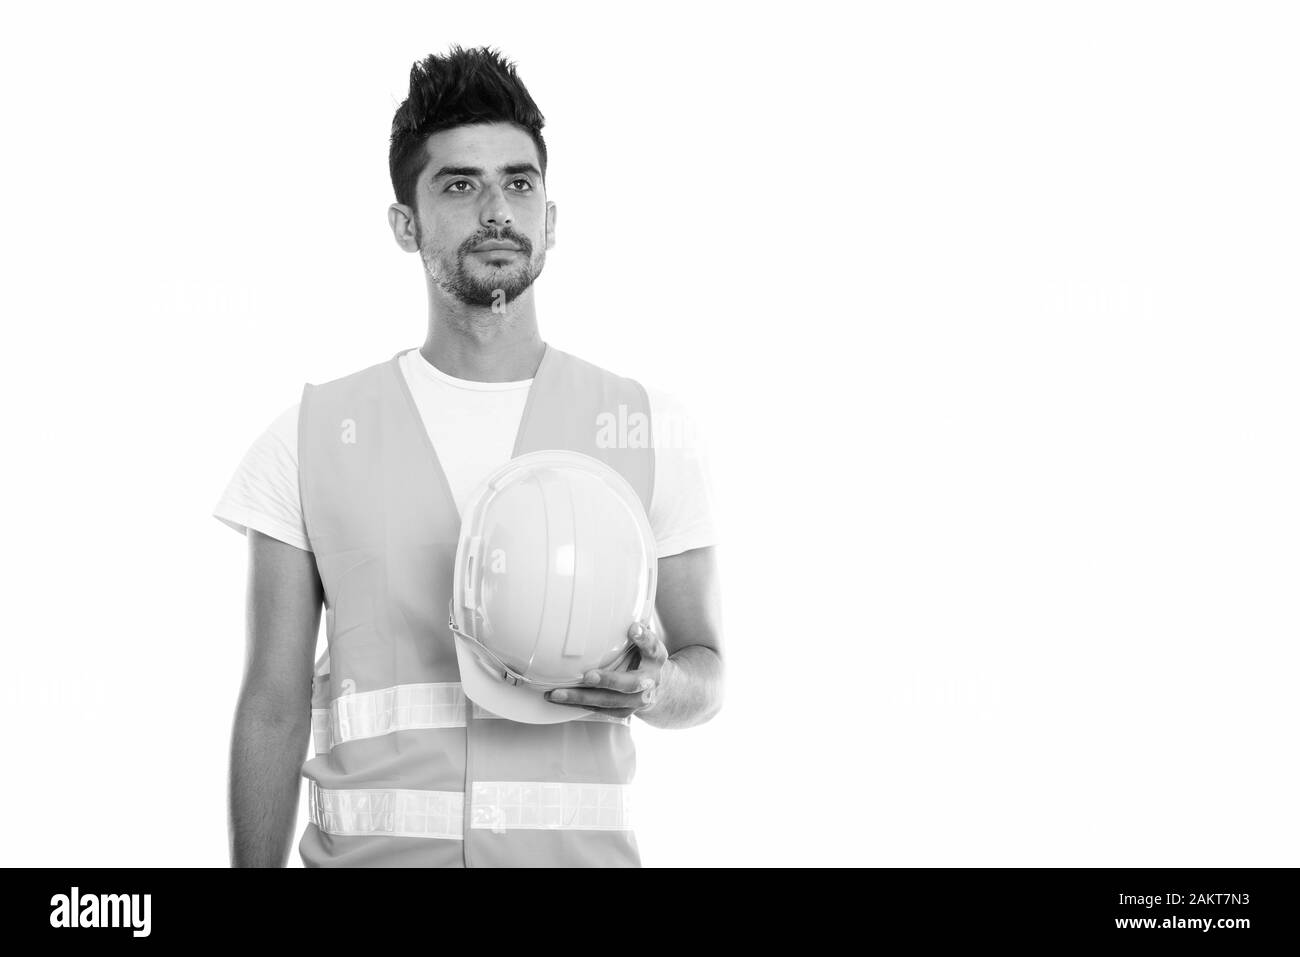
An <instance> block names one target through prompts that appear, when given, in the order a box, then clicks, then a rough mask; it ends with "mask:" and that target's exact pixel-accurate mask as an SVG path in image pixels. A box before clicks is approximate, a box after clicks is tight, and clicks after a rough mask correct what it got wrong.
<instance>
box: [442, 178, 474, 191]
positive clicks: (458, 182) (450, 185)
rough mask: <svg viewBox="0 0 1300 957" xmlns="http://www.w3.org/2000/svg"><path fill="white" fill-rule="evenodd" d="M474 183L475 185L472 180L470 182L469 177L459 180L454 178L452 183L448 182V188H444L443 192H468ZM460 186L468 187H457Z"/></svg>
mask: <svg viewBox="0 0 1300 957" xmlns="http://www.w3.org/2000/svg"><path fill="white" fill-rule="evenodd" d="M473 185H474V184H473V183H471V182H470V181H469V180H467V179H458V180H454V181H453V182H451V183H448V184H447V188H446V189H445V190H443V192H446V193H464V192H467V191H468V190H469V189H470V188H471V187H473ZM458 186H464V187H466V188H465V189H457V187H458Z"/></svg>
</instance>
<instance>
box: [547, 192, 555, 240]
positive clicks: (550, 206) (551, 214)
mask: <svg viewBox="0 0 1300 957" xmlns="http://www.w3.org/2000/svg"><path fill="white" fill-rule="evenodd" d="M546 248H547V249H554V248H555V204H554V203H550V202H548V203H547V204H546Z"/></svg>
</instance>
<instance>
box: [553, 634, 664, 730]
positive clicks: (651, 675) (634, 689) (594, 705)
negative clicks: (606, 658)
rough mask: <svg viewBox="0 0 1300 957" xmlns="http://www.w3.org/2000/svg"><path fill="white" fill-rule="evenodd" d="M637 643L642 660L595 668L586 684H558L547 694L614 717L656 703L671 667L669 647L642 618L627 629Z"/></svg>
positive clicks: (559, 700) (555, 699)
mask: <svg viewBox="0 0 1300 957" xmlns="http://www.w3.org/2000/svg"><path fill="white" fill-rule="evenodd" d="M627 636H628V637H629V638H630V639H632V641H633V642H634V643H635V645H636V649H637V657H638V658H639V661H636V662H634V664H633V667H631V668H629V669H628V670H626V671H616V670H610V669H599V668H597V669H593V670H591V671H588V672H587V674H586V676H585V685H583V686H581V687H576V688H559V689H556V690H555V691H551V692H549V693H548V694H547V696H546V697H547V698H548V699H549V700H551V701H554V702H556V703H557V704H566V705H572V706H574V707H579V708H587V709H589V710H592V711H599V712H602V713H604V714H608V715H610V716H611V717H615V718H626V717H628V716H629V715H632V714H636V713H637V712H640V711H646V710H648V709H650V708H651V707H653V706H654V704H655V702H656V700H657V697H656V696H657V695H658V692H659V688H660V686H661V685H662V684H663V678H664V673H665V671H666V670H667V669H668V668H671V667H672V662H670V661H669V660H668V649H667V648H665V647H664V643H663V641H661V640H660V638H659V636H658V635H656V634H655V633H654V631H653V630H652V629H650V628H647V627H645V626H644V625H642V624H641V623H639V622H635V623H633V625H632V627H630V628H629V629H628V630H627Z"/></svg>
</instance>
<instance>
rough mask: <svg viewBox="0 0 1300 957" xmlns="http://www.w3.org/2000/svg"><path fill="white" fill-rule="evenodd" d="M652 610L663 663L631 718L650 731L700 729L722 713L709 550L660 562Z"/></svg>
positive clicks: (718, 624)
mask: <svg viewBox="0 0 1300 957" xmlns="http://www.w3.org/2000/svg"><path fill="white" fill-rule="evenodd" d="M655 610H656V611H658V612H659V621H660V624H662V625H663V631H664V634H663V635H662V636H661V637H662V639H663V645H664V650H666V651H667V653H668V660H667V661H666V662H664V667H663V670H662V671H661V672H660V675H659V685H658V689H657V690H656V693H655V695H654V697H653V700H654V703H653V704H652V705H651V706H650V707H648V708H644V709H642V710H640V711H638V712H637V714H638V715H639V716H640V717H641V719H642V720H643V721H645V722H646V724H651V725H654V726H655V727H656V728H689V727H691V726H692V725H697V724H703V723H704V722H706V721H708V720H710V719H711V718H713V717H714V716H715V715H716V714H717V713H718V712H719V711H720V710H721V709H722V684H723V681H722V677H723V676H722V599H721V595H720V593H719V589H718V565H717V555H716V549H715V548H713V547H709V548H695V549H692V550H691V551H689V552H683V553H681V554H680V555H671V556H669V557H668V558H663V559H660V561H659V584H658V587H657V589H656V594H655Z"/></svg>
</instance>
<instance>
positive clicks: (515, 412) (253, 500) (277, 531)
mask: <svg viewBox="0 0 1300 957" xmlns="http://www.w3.org/2000/svg"><path fill="white" fill-rule="evenodd" d="M399 365H400V366H401V370H402V374H403V375H404V376H405V377H406V381H407V384H408V385H409V386H410V387H411V394H412V396H413V397H414V398H415V405H416V408H418V409H419V411H420V418H421V419H423V420H424V427H425V429H426V430H427V431H428V433H429V439H430V440H431V441H432V442H433V447H434V448H435V449H436V450H437V452H438V460H439V461H440V462H441V464H442V468H443V471H444V472H445V473H446V475H447V481H448V483H449V484H450V485H451V491H452V495H453V496H454V498H455V499H456V507H457V508H458V509H460V510H461V511H463V510H464V508H465V506H466V504H467V503H468V499H469V497H470V495H472V494H473V493H474V490H475V489H476V488H477V487H478V484H479V483H480V482H482V481H483V480H484V479H485V478H487V477H488V476H489V475H491V474H492V472H493V471H495V470H496V469H497V468H499V467H500V466H502V465H504V464H505V463H506V462H508V461H509V460H510V453H511V452H512V451H514V444H515V436H516V433H517V432H518V431H519V420H520V419H521V418H522V417H523V413H524V403H525V402H526V401H527V399H528V390H529V389H530V388H531V387H532V384H533V380H532V379H523V380H521V381H519V382H474V381H471V380H468V379H457V378H454V377H453V376H449V375H447V374H446V373H445V372H442V371H440V370H439V369H438V368H437V367H436V366H434V365H432V364H430V362H429V361H428V360H427V359H425V358H424V356H423V355H421V354H420V350H419V349H411V350H409V351H408V352H405V353H403V354H402V357H401V359H400V360H399ZM646 392H647V393H648V395H649V398H650V431H651V435H652V436H654V445H655V479H654V492H653V494H652V495H651V499H650V511H649V517H650V527H651V528H652V529H653V530H654V535H655V541H656V543H657V545H658V549H659V557H660V558H665V557H667V556H669V555H676V554H679V553H681V552H685V551H689V550H690V549H692V548H703V547H705V546H707V545H714V544H717V542H716V539H715V534H714V528H713V510H712V503H711V501H710V490H709V480H708V472H707V466H706V462H705V458H704V453H703V449H702V447H701V446H702V443H701V439H700V435H699V431H698V429H697V428H696V427H695V425H694V423H693V422H692V421H691V420H690V418H689V417H688V416H687V415H686V412H685V410H684V409H683V408H682V407H681V405H680V404H679V403H678V402H677V401H676V400H674V399H673V398H672V397H671V396H669V395H666V394H664V393H662V392H659V391H657V390H654V389H650V388H648V387H647V389H646ZM212 514H213V515H215V516H216V517H217V518H218V519H220V520H221V521H223V522H225V523H226V524H227V525H229V526H230V527H231V528H233V529H235V530H236V531H238V532H246V531H247V529H250V528H253V529H256V530H257V531H259V532H262V533H263V534H265V535H269V536H271V537H272V538H276V539H279V540H280V541H282V542H287V543H288V544H290V545H294V546H296V547H298V548H301V549H303V550H304V551H311V544H310V543H309V542H308V540H307V528H306V525H305V524H304V522H303V517H302V501H301V500H300V498H299V496H298V403H296V402H295V403H294V404H293V405H291V406H290V407H289V408H287V409H285V410H284V412H282V413H281V414H280V416H279V417H278V418H276V420H275V421H274V422H272V423H271V425H270V427H269V428H268V429H267V430H266V431H265V432H263V433H262V435H261V436H260V437H258V439H257V440H256V441H255V442H254V443H253V444H252V445H251V446H250V447H249V449H248V451H247V452H246V453H245V455H244V458H243V461H241V462H240V464H239V468H238V469H236V470H235V474H234V477H233V478H232V479H231V480H230V484H229V485H227V486H226V490H225V493H224V494H222V496H221V499H220V501H219V502H218V503H217V507H216V508H215V509H214V510H213V513H212Z"/></svg>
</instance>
